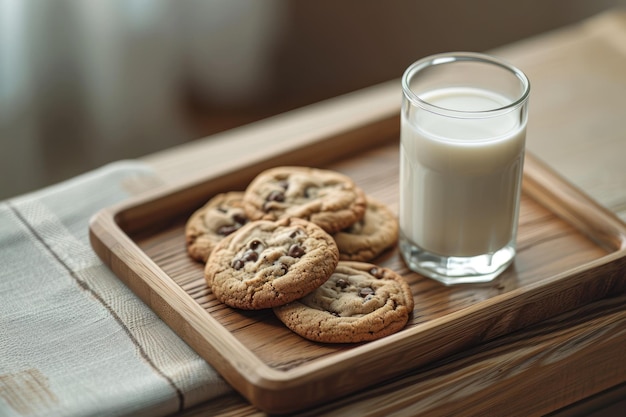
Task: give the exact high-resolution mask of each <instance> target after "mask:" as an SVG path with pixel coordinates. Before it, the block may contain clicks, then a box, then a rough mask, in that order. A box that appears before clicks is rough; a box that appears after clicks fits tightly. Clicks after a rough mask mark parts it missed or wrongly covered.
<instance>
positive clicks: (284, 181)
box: [278, 180, 289, 190]
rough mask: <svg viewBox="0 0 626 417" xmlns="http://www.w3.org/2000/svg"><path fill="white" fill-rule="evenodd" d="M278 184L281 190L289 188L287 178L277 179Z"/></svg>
mask: <svg viewBox="0 0 626 417" xmlns="http://www.w3.org/2000/svg"><path fill="white" fill-rule="evenodd" d="M278 185H280V187H281V188H282V189H283V190H286V189H287V188H289V182H287V180H282V181H278Z"/></svg>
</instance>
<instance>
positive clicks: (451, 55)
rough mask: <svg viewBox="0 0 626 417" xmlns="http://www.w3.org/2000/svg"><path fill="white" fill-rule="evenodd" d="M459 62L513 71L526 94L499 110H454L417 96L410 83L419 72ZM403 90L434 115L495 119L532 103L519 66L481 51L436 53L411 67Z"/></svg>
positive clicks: (404, 75)
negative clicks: (487, 65)
mask: <svg viewBox="0 0 626 417" xmlns="http://www.w3.org/2000/svg"><path fill="white" fill-rule="evenodd" d="M455 62H482V63H485V64H491V65H495V66H498V67H500V68H502V69H504V70H506V71H509V72H510V73H511V74H512V75H514V76H515V77H516V78H517V79H518V80H519V81H520V83H521V85H522V87H523V91H522V94H521V95H520V97H519V98H517V99H516V100H513V101H512V102H511V103H510V104H507V105H505V106H502V107H497V108H494V109H488V110H472V111H468V110H454V109H449V108H445V107H440V106H436V105H434V104H432V103H429V102H428V101H426V100H424V99H422V98H421V97H420V96H419V95H418V94H417V93H415V92H414V91H413V90H412V89H411V87H410V85H409V84H410V80H411V79H412V78H413V76H414V75H415V74H416V73H418V72H419V71H421V70H423V69H425V68H427V67H432V66H436V65H445V64H451V63H455ZM402 91H403V93H404V97H406V98H407V99H408V100H409V101H410V102H411V103H413V104H415V105H417V106H419V107H421V108H423V109H424V110H427V111H430V112H432V113H437V114H441V115H443V116H448V117H456V118H486V117H494V116H499V115H502V114H506V113H509V112H511V111H513V110H516V109H518V108H519V107H521V106H523V105H524V104H525V103H526V101H527V100H528V96H529V95H530V80H529V79H528V77H527V76H526V74H524V72H523V71H522V70H520V69H519V68H517V67H515V66H514V65H512V64H509V63H508V62H505V61H504V60H502V59H500V58H496V57H494V56H492V55H488V54H483V53H478V52H446V53H440V54H434V55H430V56H427V57H424V58H422V59H419V60H417V61H415V62H414V63H413V64H411V65H410V66H409V67H408V68H407V69H406V70H405V71H404V74H403V75H402Z"/></svg>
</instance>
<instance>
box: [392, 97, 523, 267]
mask: <svg viewBox="0 0 626 417" xmlns="http://www.w3.org/2000/svg"><path fill="white" fill-rule="evenodd" d="M420 98H422V99H423V100H424V101H426V102H428V103H430V104H432V105H435V106H438V107H442V108H445V109H451V110H459V111H480V110H494V109H498V108H501V107H504V106H506V105H508V104H510V100H509V99H506V98H505V97H503V96H499V95H497V94H494V93H492V92H490V91H487V90H482V89H478V88H462V87H451V88H441V89H437V90H434V91H430V92H427V93H424V94H420ZM402 118H403V120H402V131H401V139H400V142H401V150H400V176H401V180H400V184H402V187H403V189H402V190H401V192H400V208H399V209H400V213H399V214H400V215H399V220H400V228H401V231H402V234H403V235H404V237H405V238H406V239H408V240H410V241H411V242H412V243H414V244H416V245H417V246H419V247H420V248H421V249H423V250H425V251H427V252H431V253H433V254H438V255H442V256H453V257H471V256H477V255H483V254H490V253H494V252H496V251H498V250H499V249H501V248H503V247H504V246H506V245H507V244H509V243H510V242H511V241H512V240H514V239H515V234H516V230H517V218H518V207H519V204H518V201H519V198H520V188H521V175H522V166H523V159H524V141H525V137H526V124H525V122H523V121H520V115H519V112H516V111H512V112H510V113H508V114H504V115H499V116H498V117H490V118H479V119H464V118H454V117H443V116H441V115H438V114H435V113H432V112H428V111H426V110H423V109H417V110H416V109H415V108H414V109H413V110H412V111H411V112H406V111H403V112H402ZM503 132H504V133H503Z"/></svg>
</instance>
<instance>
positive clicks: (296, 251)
mask: <svg viewBox="0 0 626 417" xmlns="http://www.w3.org/2000/svg"><path fill="white" fill-rule="evenodd" d="M304 253H305V252H304V249H303V248H302V246H300V245H298V244H296V243H294V244H293V245H291V246H290V247H289V251H288V252H287V255H289V256H291V257H293V258H300V257H301V256H302V255H304Z"/></svg>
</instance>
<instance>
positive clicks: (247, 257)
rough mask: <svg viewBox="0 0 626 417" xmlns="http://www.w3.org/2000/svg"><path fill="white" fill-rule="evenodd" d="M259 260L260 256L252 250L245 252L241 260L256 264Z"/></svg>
mask: <svg viewBox="0 0 626 417" xmlns="http://www.w3.org/2000/svg"><path fill="white" fill-rule="evenodd" d="M258 259H259V254H258V253H256V252H255V251H253V250H250V249H248V250H247V251H245V252H244V254H243V256H242V258H241V260H243V261H244V262H250V261H252V262H256V261H257V260H258Z"/></svg>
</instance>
